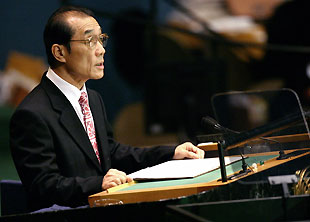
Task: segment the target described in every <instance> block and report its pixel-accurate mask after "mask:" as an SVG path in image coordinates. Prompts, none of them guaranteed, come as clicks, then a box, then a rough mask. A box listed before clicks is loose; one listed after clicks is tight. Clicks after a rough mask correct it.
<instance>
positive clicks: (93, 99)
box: [88, 92, 111, 169]
mask: <svg viewBox="0 0 310 222" xmlns="http://www.w3.org/2000/svg"><path fill="white" fill-rule="evenodd" d="M88 96H89V105H90V109H91V112H92V115H93V118H94V122H95V129H96V139H97V143H98V149H100V152H101V153H102V158H103V159H104V161H101V162H103V164H104V165H103V167H104V169H109V168H110V167H111V160H110V158H109V157H110V154H109V149H108V147H109V143H108V138H107V136H106V135H107V129H106V123H105V119H104V115H105V113H104V112H103V110H102V106H101V101H100V100H98V99H97V98H98V96H96V95H94V93H92V92H88ZM104 147H105V149H103V148H104Z"/></svg>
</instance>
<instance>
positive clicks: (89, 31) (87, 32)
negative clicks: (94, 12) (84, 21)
mask: <svg viewBox="0 0 310 222" xmlns="http://www.w3.org/2000/svg"><path fill="white" fill-rule="evenodd" d="M93 31H94V29H87V30H86V31H85V32H84V35H87V34H89V33H92V32H93ZM100 32H102V28H101V27H100Z"/></svg>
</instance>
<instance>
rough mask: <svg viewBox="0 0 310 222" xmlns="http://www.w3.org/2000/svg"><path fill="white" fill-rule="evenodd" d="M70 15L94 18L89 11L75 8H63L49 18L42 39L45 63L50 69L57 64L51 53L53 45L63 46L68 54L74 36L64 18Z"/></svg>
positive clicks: (71, 28)
mask: <svg viewBox="0 0 310 222" xmlns="http://www.w3.org/2000/svg"><path fill="white" fill-rule="evenodd" d="M70 14H71V15H76V16H91V17H94V14H93V12H92V11H91V10H89V9H86V8H82V7H77V6H63V7H61V8H59V9H57V10H56V11H55V12H54V13H53V14H52V15H51V16H50V18H49V19H48V21H47V23H46V25H45V29H44V34H43V39H44V44H45V51H46V55H47V61H48V64H49V65H50V66H51V67H54V66H55V65H56V64H57V63H58V61H57V60H56V59H55V58H54V56H53V54H52V51H51V48H52V46H53V44H60V45H65V46H66V47H67V49H68V51H69V53H70V50H71V48H70V40H71V38H72V36H73V35H74V29H73V27H71V26H70V25H69V24H68V23H67V22H66V18H67V16H68V15H70Z"/></svg>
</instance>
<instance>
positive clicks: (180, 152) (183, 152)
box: [173, 142, 205, 160]
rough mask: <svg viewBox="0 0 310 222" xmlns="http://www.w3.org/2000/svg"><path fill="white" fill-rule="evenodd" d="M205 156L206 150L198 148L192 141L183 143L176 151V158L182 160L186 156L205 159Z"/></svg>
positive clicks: (174, 157)
mask: <svg viewBox="0 0 310 222" xmlns="http://www.w3.org/2000/svg"><path fill="white" fill-rule="evenodd" d="M204 156H205V151H203V150H201V149H199V148H197V147H196V146H194V145H193V144H192V143H190V142H186V143H183V144H181V145H179V146H177V148H176V149H175V151H174V156H173V159H174V160H181V159H185V158H189V159H203V158H204Z"/></svg>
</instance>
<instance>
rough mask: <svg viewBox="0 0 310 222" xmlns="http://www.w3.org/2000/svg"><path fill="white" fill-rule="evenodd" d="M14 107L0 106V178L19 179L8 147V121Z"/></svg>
mask: <svg viewBox="0 0 310 222" xmlns="http://www.w3.org/2000/svg"><path fill="white" fill-rule="evenodd" d="M13 111H14V108H11V107H8V106H0V180H4V179H6V180H7V179H10V180H19V177H18V175H17V172H16V169H15V166H14V163H13V160H12V157H11V153H10V147H9V122H10V118H11V116H12V114H13Z"/></svg>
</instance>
